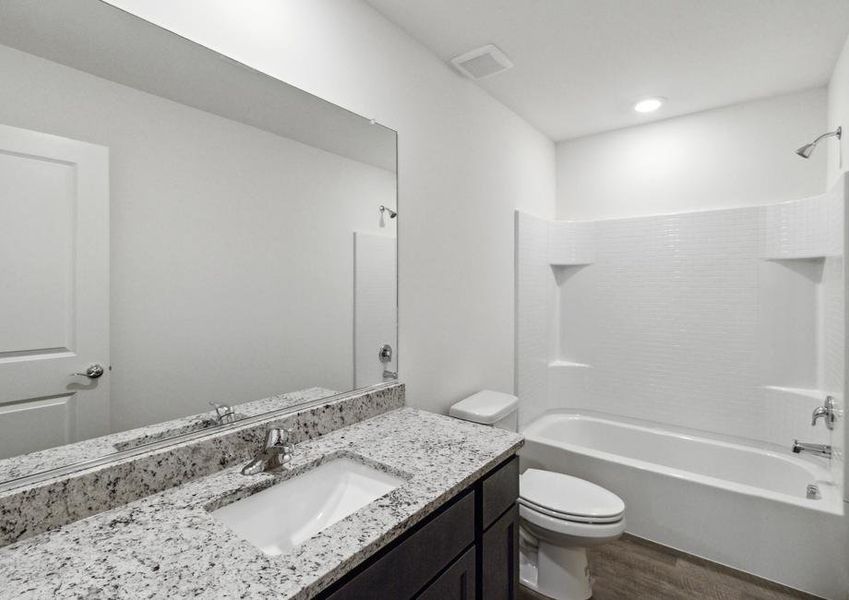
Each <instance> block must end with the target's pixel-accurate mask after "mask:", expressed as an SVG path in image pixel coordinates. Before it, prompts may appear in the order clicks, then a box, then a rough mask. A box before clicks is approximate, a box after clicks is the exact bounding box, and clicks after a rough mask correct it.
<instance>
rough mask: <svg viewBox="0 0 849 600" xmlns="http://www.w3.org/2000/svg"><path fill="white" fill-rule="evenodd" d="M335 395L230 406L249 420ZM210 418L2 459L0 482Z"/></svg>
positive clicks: (304, 393) (319, 391)
mask: <svg viewBox="0 0 849 600" xmlns="http://www.w3.org/2000/svg"><path fill="white" fill-rule="evenodd" d="M336 393H338V392H335V391H333V390H328V389H326V388H320V387H313V388H309V389H305V390H298V391H296V392H287V393H285V394H278V395H277V396H271V397H269V398H263V399H261V400H254V401H252V402H245V403H243V404H234V405H233V408H234V410H236V411H237V412H238V414H240V415H242V416H244V417H250V416H254V415H259V414H262V413H266V412H268V411H271V410H278V409H281V408H286V407H289V406H295V405H297V404H300V403H303V402H308V401H310V400H316V399H318V398H326V397H328V396H332V395H334V394H336ZM213 414H214V411H210V412H205V413H198V414H196V415H189V416H187V417H183V418H181V419H172V420H171V421H163V422H162V423H155V424H153V425H149V426H147V427H138V428H136V429H129V430H127V431H121V432H118V433H113V434H110V435H104V436H101V437H98V438H92V439H90V440H83V441H81V442H76V443H74V444H66V445H64V446H58V447H55V448H47V449H45V450H39V451H38V452H30V453H29V454H22V455H20V456H13V457H11V458H5V459H2V460H0V481H7V480H9V479H15V478H17V477H24V476H26V475H32V474H33V473H39V472H41V471H44V470H47V469H55V468H57V467H63V466H66V465H71V464H74V463H77V462H80V461H81V460H86V459H89V458H98V457H101V456H106V455H109V454H113V453H114V452H115V451H116V448H117V449H122V448H120V447H119V446H126V447H135V446H138V445H140V443H144V441H145V440H146V439H151V440H154V439H161V438H163V437H166V436H165V434H167V433H168V432H175V433H180V432H181V431H191V430H193V429H197V424H198V423H200V422H202V421H204V420H206V419H209V418H210V417H211V416H212V415H213Z"/></svg>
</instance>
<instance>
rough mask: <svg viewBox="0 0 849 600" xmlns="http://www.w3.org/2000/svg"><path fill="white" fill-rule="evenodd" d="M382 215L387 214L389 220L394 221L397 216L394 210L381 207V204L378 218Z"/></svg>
mask: <svg viewBox="0 0 849 600" xmlns="http://www.w3.org/2000/svg"><path fill="white" fill-rule="evenodd" d="M384 213H388V214H389V218H390V219H394V218H395V217H397V216H398V213H397V212H395V211H394V210H392V209H391V208H389V207H387V206H383V205H382V204H381V205H380V216H381V217H382V216H383V214H384Z"/></svg>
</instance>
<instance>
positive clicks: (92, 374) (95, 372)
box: [71, 363, 103, 379]
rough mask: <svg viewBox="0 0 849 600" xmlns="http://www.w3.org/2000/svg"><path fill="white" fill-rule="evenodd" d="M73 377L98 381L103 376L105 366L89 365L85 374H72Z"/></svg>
mask: <svg viewBox="0 0 849 600" xmlns="http://www.w3.org/2000/svg"><path fill="white" fill-rule="evenodd" d="M71 375H79V376H80V377H88V378H89V379H97V378H98V377H100V376H101V375H103V366H102V365H99V364H97V363H94V364H92V365H89V366H88V368H87V369H86V370H85V372H84V373H71Z"/></svg>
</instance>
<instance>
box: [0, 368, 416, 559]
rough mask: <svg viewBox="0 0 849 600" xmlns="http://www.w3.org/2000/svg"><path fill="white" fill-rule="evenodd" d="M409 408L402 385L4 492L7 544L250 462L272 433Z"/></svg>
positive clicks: (316, 430)
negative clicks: (284, 429) (277, 428)
mask: <svg viewBox="0 0 849 600" xmlns="http://www.w3.org/2000/svg"><path fill="white" fill-rule="evenodd" d="M403 405H404V386H403V384H397V385H393V386H389V387H385V388H379V389H368V390H362V391H359V392H352V393H351V394H350V395H346V396H344V397H342V398H339V399H335V400H328V402H327V403H321V404H319V405H318V406H314V407H312V408H305V409H303V410H297V411H296V412H294V413H292V414H290V415H287V416H285V417H269V418H268V419H261V420H260V421H259V422H257V423H245V424H241V425H240V424H238V423H237V424H235V425H234V426H232V427H231V428H228V429H221V430H218V431H216V432H215V433H210V434H209V435H208V436H204V437H202V438H200V439H197V440H189V441H185V442H181V443H179V444H176V445H172V446H168V447H166V448H160V449H156V450H151V451H150V452H147V453H143V454H142V455H140V456H134V457H128V458H124V459H120V460H115V461H112V462H109V463H107V464H104V465H100V466H97V467H93V468H90V469H86V470H83V471H77V472H75V473H73V474H71V475H65V476H62V477H57V478H55V479H51V480H47V481H43V482H40V483H35V484H31V485H28V486H25V487H21V488H18V489H14V490H10V491H6V492H0V546H2V545H5V544H9V543H12V542H15V541H17V540H21V539H25V538H27V537H29V536H32V535H36V534H38V533H41V532H43V531H48V530H50V529H55V528H57V527H60V526H62V525H65V524H67V523H71V522H73V521H76V520H78V519H82V518H85V517H87V516H89V515H92V514H95V513H98V512H102V511H104V510H109V509H111V508H115V507H116V506H121V505H123V504H126V503H128V502H132V501H134V500H137V499H139V498H143V497H145V496H149V495H151V494H155V493H157V492H161V491H163V490H166V489H168V488H171V487H174V486H177V485H180V484H182V483H184V482H186V481H189V480H191V479H197V478H198V477H204V476H206V475H209V474H211V473H215V472H216V471H220V470H221V469H224V468H226V467H229V466H231V465H234V464H237V463H240V462H245V461H247V460H248V459H250V458H252V457H253V456H254V454H255V453H256V449H257V448H259V447H260V446H261V444H262V442H263V440H264V439H265V432H266V430H267V429H268V428H269V427H285V428H287V429H288V428H291V429H294V430H295V432H294V435H293V440H294V441H295V442H299V441H303V440H307V439H312V438H316V437H318V436H321V435H325V434H327V433H329V432H331V431H335V430H336V429H339V428H341V427H344V426H346V425H350V424H352V423H357V422H359V421H362V420H363V419H368V418H370V417H373V416H375V415H378V414H381V413H384V412H386V411H389V410H394V409H396V408H399V407H400V406H403Z"/></svg>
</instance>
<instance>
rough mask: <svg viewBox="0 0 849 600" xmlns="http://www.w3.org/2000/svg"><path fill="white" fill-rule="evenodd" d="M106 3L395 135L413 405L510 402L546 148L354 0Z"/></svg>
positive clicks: (550, 197)
mask: <svg viewBox="0 0 849 600" xmlns="http://www.w3.org/2000/svg"><path fill="white" fill-rule="evenodd" d="M112 4H115V5H116V6H120V7H123V8H125V9H127V10H130V11H131V12H134V13H136V14H138V15H140V16H142V17H144V18H147V19H149V20H151V21H153V22H156V23H159V24H161V25H162V26H164V27H167V28H169V29H172V30H174V31H176V32H177V33H180V34H182V35H184V36H186V37H188V38H190V39H193V40H196V41H198V42H200V43H202V44H204V45H207V46H209V47H211V48H213V49H215V50H217V51H219V52H222V53H224V54H227V55H229V56H231V57H233V58H235V59H237V60H240V61H242V62H244V63H246V64H248V65H250V66H252V67H254V68H257V69H260V70H262V71H265V72H267V73H269V74H271V75H273V76H275V77H278V78H280V79H282V80H284V81H286V82H288V83H291V84H293V85H296V86H298V87H301V88H303V89H305V90H307V91H309V92H312V93H314V94H316V95H318V96H320V97H322V98H325V99H327V100H330V101H332V102H335V103H337V104H339V105H341V106H343V107H345V108H348V109H350V110H353V111H355V112H357V113H360V114H363V115H365V116H368V117H371V118H375V119H377V120H378V121H379V122H381V123H383V124H385V125H387V126H389V127H392V128H393V129H396V130H397V131H398V134H399V146H398V151H399V162H398V165H399V186H400V200H399V212H400V216H399V237H400V250H399V269H400V281H399V286H400V289H399V294H400V331H401V337H400V339H401V341H400V357H399V359H400V361H399V367H400V371H401V378H402V379H403V380H404V381H405V382H406V383H407V384H408V388H407V398H408V402H409V403H410V404H412V405H416V406H419V407H423V408H427V409H430V410H434V411H445V410H446V409H447V407H448V406H449V404H450V403H451V402H453V401H455V400H458V399H460V398H461V397H462V396H464V395H465V394H468V393H471V392H474V391H476V390H478V389H480V388H484V387H486V388H492V389H497V390H501V391H506V392H509V391H512V390H513V370H514V369H513V355H514V352H513V333H514V331H513V330H514V328H513V322H514V300H513V297H514V280H513V210H514V209H515V208H517V207H519V208H523V209H526V210H528V211H531V212H534V213H538V214H541V215H543V216H550V215H552V214H553V212H554V186H555V170H554V145H553V143H552V142H551V141H549V140H548V139H547V138H546V137H545V136H543V135H542V134H540V133H539V132H537V131H536V130H535V129H533V128H532V127H531V126H529V125H528V124H527V123H526V122H524V121H523V120H522V119H520V118H519V117H518V116H516V115H515V114H514V113H512V112H511V111H510V110H508V109H507V108H505V107H504V106H503V105H501V104H499V103H498V102H496V101H495V100H493V99H492V98H491V97H490V96H488V95H487V94H485V93H484V92H483V91H481V90H480V89H478V88H477V87H476V86H475V85H474V84H473V83H472V82H470V81H468V80H465V79H463V78H462V77H460V76H459V75H457V74H456V73H454V72H453V71H452V70H451V69H449V68H448V67H447V66H446V65H444V64H443V63H442V62H440V61H439V60H438V59H437V58H435V57H434V56H433V55H432V54H431V53H430V52H428V51H427V50H426V49H425V48H424V47H422V46H421V45H420V44H418V43H417V42H415V41H414V40H413V39H412V38H411V37H410V36H408V35H407V34H405V33H404V32H403V31H402V30H400V29H399V28H397V27H396V26H395V25H393V24H392V23H390V22H389V21H387V20H386V19H384V18H383V17H382V16H381V15H380V14H378V13H377V12H376V11H374V10H373V9H371V8H370V7H368V6H367V5H365V4H364V3H363V2H361V1H360V0H310V1H309V2H303V1H300V0H252V1H251V2H250V3H245V2H238V3H237V2H232V1H231V0H173V1H171V2H156V3H154V2H148V1H146V0H112Z"/></svg>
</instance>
